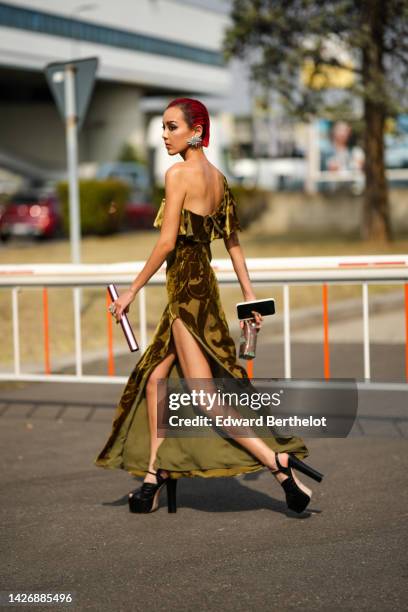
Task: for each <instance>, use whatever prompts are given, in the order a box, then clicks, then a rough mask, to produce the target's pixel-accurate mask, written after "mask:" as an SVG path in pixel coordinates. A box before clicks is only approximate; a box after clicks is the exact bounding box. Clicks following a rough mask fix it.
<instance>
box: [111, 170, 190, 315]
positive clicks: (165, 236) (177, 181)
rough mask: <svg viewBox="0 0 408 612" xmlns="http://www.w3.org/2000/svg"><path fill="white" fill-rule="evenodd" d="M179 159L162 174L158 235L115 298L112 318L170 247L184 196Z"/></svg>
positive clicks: (125, 309) (121, 310) (173, 242)
mask: <svg viewBox="0 0 408 612" xmlns="http://www.w3.org/2000/svg"><path fill="white" fill-rule="evenodd" d="M181 163H182V162H180V163H176V164H174V166H172V167H171V168H169V169H168V170H167V172H166V175H165V198H166V205H165V207H164V214H163V222H162V226H161V230H160V236H159V238H158V240H157V242H156V244H155V246H154V248H153V251H152V252H151V254H150V256H149V258H148V260H147V261H146V263H145V265H144V266H143V268H142V270H141V271H140V272H139V274H138V275H137V276H136V278H135V279H134V281H133V282H132V284H131V286H130V289H128V290H127V291H125V292H124V293H122V294H121V295H120V296H119V298H118V299H117V300H115V306H116V309H115V318H116V321H117V322H119V320H120V317H121V316H122V313H123V312H124V311H125V312H127V311H128V306H129V304H130V303H131V302H132V301H133V300H134V299H135V297H136V294H137V292H138V291H140V289H141V288H142V287H144V286H145V285H146V283H148V281H149V280H150V279H151V277H152V276H153V274H155V273H156V272H157V270H158V269H159V268H160V267H161V266H162V264H163V262H164V261H165V259H166V257H167V255H168V254H169V253H170V252H171V251H172V250H173V249H174V247H175V244H176V240H177V234H178V230H179V227H180V214H181V209H182V207H183V202H184V198H185V193H186V192H185V186H184V180H183V171H182V169H181V168H180V165H181Z"/></svg>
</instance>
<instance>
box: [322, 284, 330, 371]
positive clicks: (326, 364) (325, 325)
mask: <svg viewBox="0 0 408 612" xmlns="http://www.w3.org/2000/svg"><path fill="white" fill-rule="evenodd" d="M323 331H324V340H323V357H324V377H325V378H330V354H329V317H328V309H327V285H326V283H324V284H323Z"/></svg>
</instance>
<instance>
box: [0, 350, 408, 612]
mask: <svg viewBox="0 0 408 612" xmlns="http://www.w3.org/2000/svg"><path fill="white" fill-rule="evenodd" d="M272 349H273V351H276V354H278V351H280V350H282V346H281V345H279V344H278V343H276V342H275V343H274V344H273V346H272V345H271V346H267V345H266V343H262V344H261V343H260V345H259V352H258V356H257V361H256V371H255V376H259V377H261V376H263V377H267V376H275V377H276V376H283V372H282V366H281V361H282V359H281V357H279V359H278V358H277V359H276V361H274V360H271V358H270V355H271V350H272ZM292 353H293V357H294V370H295V371H294V376H304V377H307V376H313V377H318V376H322V370H321V369H320V368H321V366H322V361H321V359H322V357H321V355H322V349H321V346H320V345H319V344H304V343H299V344H294V345H293V347H292ZM272 354H273V353H272ZM319 356H320V357H319ZM361 357H362V355H361V354H360V353H359V351H358V348H357V345H355V346H353V345H350V344H347V345H346V344H340V343H339V344H334V345H333V347H332V368H333V374H332V375H333V376H338V377H340V376H350V375H351V374H350V372H352V371H353V368H356V367H357V366H358V365H359V364H360V365H359V367H361V372H362V365H361V364H362V359H361ZM372 357H373V373H374V374H376V373H377V377H378V376H379V377H380V378H379V379H381V378H382V379H384V380H399V381H402V380H403V374H404V371H403V365H404V359H403V357H404V355H403V347H401V346H400V345H392V346H391V345H388V346H387V345H376V346H375V347H373V350H372ZM132 358H134V357H133V356H125V357H123V358H121V361H119V362H118V365H120V368H121V369H122V371H124V372H125V371H127V372H129V370H130V367H131V365H132V363H131V361H130V359H132ZM319 360H320V361H319ZM87 368H88V371H93V372H98V371H99V372H102V371H104V368H105V363H103V362H97V363H94V364H88V365H87ZM354 371H356V370H355V369H354ZM121 390H122V386H121V385H119V386H117V385H91V384H87V385H85V384H79V383H78V384H65V383H55V384H51V383H31V384H29V383H18V384H9V385H3V386H2V389H1V391H0V442H1V446H0V448H1V466H2V470H1V481H0V490H1V506H0V508H1V510H0V512H1V518H2V522H1V524H2V536H1V540H2V543H1V553H0V554H1V560H2V561H1V586H0V591H1V593H2V594H3V596H4V594H5V593H6V592H8V591H10V592H14V593H16V592H25V593H29V592H33V591H35V592H64V593H67V592H71V593H73V595H74V602H73V604H71V605H70V606H69V607H68V606H63V605H56V604H52V605H51V606H45V605H38V606H28V605H25V606H22V605H20V606H19V607H21V608H24V609H26V610H27V609H30V610H31V609H32V610H37V611H38V610H53V611H54V610H58V609H72V610H75V611H76V610H78V611H82V610H95V611H103V612H105V610H106V611H107V612H108V611H109V612H110V611H115V612H120V611H124V612H128V611H129V612H130V611H139V610H140V611H141V610H143V611H144V610H152V611H162V610H163V611H167V610H178V611H192V610H194V611H201V610H209V611H218V610H223V611H224V610H225V611H230V610H231V611H234V612H236V611H241V610H242V611H244V610H245V611H248V610H256V611H258V610H259V611H261V610H262V611H264V610H268V611H269V610H271V611H275V610H276V611H279V612H282V611H286V610H301V611H302V612H304V611H309V610H310V611H315V610H322V611H329V610H330V611H331V610H335V611H337V610H339V611H343V610H344V611H351V610H353V611H354V610H356V611H357V610H358V611H361V610H367V611H370V612H372V611H379V612H383V611H386V610H393V611H395V610H404V609H406V601H407V599H408V592H407V591H408V589H407V584H408V580H407V578H408V567H407V565H408V564H407V555H406V548H407V544H408V542H407V533H408V529H407V528H408V510H407V508H408V488H407V476H406V475H407V470H408V452H407V451H408V443H407V442H408V440H407V438H408V401H407V397H408V395H407V392H406V391H401V390H394V391H393V390H389V389H384V390H383V391H368V390H361V391H360V392H359V412H358V419H357V421H356V423H355V425H354V427H353V430H352V432H351V434H350V435H349V437H348V438H346V439H338V438H332V439H321V438H311V439H309V440H307V445H308V447H309V449H310V452H311V454H310V458H308V461H309V462H310V463H311V464H312V465H313V466H315V467H316V468H317V469H318V470H320V471H322V472H323V473H324V474H325V478H324V480H323V482H322V483H320V484H319V483H316V482H314V481H311V480H309V479H308V478H307V477H302V480H303V481H304V482H305V484H307V486H310V487H311V488H312V490H313V497H312V502H311V503H310V505H309V508H308V510H307V511H306V512H305V513H303V514H302V515H296V514H294V513H293V512H291V511H288V510H287V509H286V504H285V501H284V494H283V490H282V489H281V488H280V487H279V485H278V484H277V483H276V481H275V479H274V478H273V477H272V476H271V475H270V474H269V473H268V472H267V471H266V470H264V471H262V472H258V473H256V474H253V475H251V476H238V477H235V478H221V479H208V480H207V479H201V478H194V479H186V478H185V479H182V480H181V481H180V482H179V483H178V511H177V513H176V514H168V513H167V508H166V505H165V503H166V501H165V492H163V493H162V498H161V500H160V507H159V510H158V511H157V512H155V513H152V514H149V515H136V514H131V513H129V511H128V506H127V492H128V491H129V490H131V489H133V488H135V486H138V484H139V483H140V479H139V480H138V479H135V478H133V477H131V476H130V475H129V474H128V473H127V472H125V471H122V470H104V469H101V468H97V467H96V466H94V465H93V460H94V458H95V456H96V455H97V453H98V452H99V450H100V449H101V447H102V445H103V444H104V442H105V441H106V437H107V435H108V433H109V431H110V427H111V419H112V414H113V410H114V408H115V403H116V402H117V400H118V399H119V397H120V393H121ZM0 607H1V606H0ZM6 608H7V607H5V609H6ZM10 609H11V607H10ZM13 609H14V607H13Z"/></svg>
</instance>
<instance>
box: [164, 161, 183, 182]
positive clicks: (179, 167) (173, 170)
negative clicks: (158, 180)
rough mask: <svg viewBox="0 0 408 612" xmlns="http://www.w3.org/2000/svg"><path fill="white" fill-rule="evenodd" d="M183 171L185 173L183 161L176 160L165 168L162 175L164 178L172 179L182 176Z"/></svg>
mask: <svg viewBox="0 0 408 612" xmlns="http://www.w3.org/2000/svg"><path fill="white" fill-rule="evenodd" d="M184 173H185V168H184V162H176V163H175V164H173V165H172V166H170V168H168V169H167V170H166V173H165V175H164V176H165V179H173V178H177V179H179V178H180V177H182V176H184Z"/></svg>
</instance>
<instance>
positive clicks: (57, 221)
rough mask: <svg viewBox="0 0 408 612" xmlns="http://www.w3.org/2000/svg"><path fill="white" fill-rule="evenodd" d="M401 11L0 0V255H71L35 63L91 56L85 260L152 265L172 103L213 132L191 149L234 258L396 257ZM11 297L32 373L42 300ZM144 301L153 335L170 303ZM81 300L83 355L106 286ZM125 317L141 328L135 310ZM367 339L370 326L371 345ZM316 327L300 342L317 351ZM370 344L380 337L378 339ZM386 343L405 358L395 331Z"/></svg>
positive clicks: (403, 245) (180, 1)
mask: <svg viewBox="0 0 408 612" xmlns="http://www.w3.org/2000/svg"><path fill="white" fill-rule="evenodd" d="M406 5H407V3H406V2H402V3H401V2H394V1H392V2H388V3H387V4H386V6H384V3H381V2H380V3H376V2H375V3H374V4H373V3H372V2H371V3H370V2H363V3H356V2H339V1H336V0H335V1H333V2H328V3H325V9H324V10H322V6H321V3H319V2H316V3H315V2H306V1H301V2H293V1H290V2H285V3H284V2H274V3H270V2H266V1H261V0H257V1H255V0H253V1H251V0H241V1H235V2H234V1H233V0H138V2H134V1H133V0H116V2H114V3H112V2H110V1H109V0H99V1H95V2H80V1H78V0H65V1H64V2H62V1H56V0H11V1H9V2H0V39H1V44H0V239H1V242H0V258H1V262H2V263H3V264H6V265H14V264H19V265H26V264H30V265H34V264H36V263H40V264H42V263H47V264H61V263H68V262H70V261H73V260H72V252H71V251H70V242H69V236H70V234H69V225H70V219H69V188H68V183H67V154H66V133H65V125H64V121H63V118H62V117H61V115H60V113H59V112H58V109H57V105H56V103H55V100H54V98H53V94H52V92H51V90H50V87H49V84H48V83H47V80H46V77H45V69H46V66H47V65H49V64H50V63H52V62H61V63H63V62H68V61H69V60H83V59H86V58H89V57H96V58H97V59H98V68H97V72H96V79H95V83H94V86H93V89H92V93H91V97H90V102H89V107H88V109H87V111H86V113H85V116H84V121H83V124H82V126H81V129H80V130H79V131H78V174H79V195H80V198H79V199H80V225H81V249H82V259H81V261H82V262H83V263H87V264H108V263H113V262H129V265H132V262H140V261H144V260H145V259H146V258H147V257H148V255H149V253H150V250H151V248H152V247H153V245H154V242H155V240H156V238H157V235H158V234H157V230H155V229H154V228H153V220H154V217H155V215H156V213H157V209H158V206H159V205H160V202H161V200H162V198H163V195H164V188H163V183H164V174H165V172H166V170H167V168H168V167H169V166H171V165H172V164H174V163H175V162H176V161H180V160H181V158H179V157H178V158H177V159H176V158H174V157H171V156H169V155H168V154H167V151H166V149H165V147H164V146H163V141H162V129H161V121H162V114H163V112H164V109H165V107H166V106H167V104H168V103H169V102H170V101H171V100H172V99H173V98H175V97H181V96H183V97H193V98H198V99H199V100H201V101H202V102H203V103H204V104H206V105H207V107H208V110H209V113H210V118H211V138H210V146H209V147H208V148H205V149H204V152H205V154H206V156H207V157H208V159H209V160H210V161H211V162H212V163H213V164H215V165H216V166H217V167H218V168H219V169H220V170H221V172H223V173H224V174H225V175H226V176H227V178H228V181H229V185H230V187H231V189H232V192H233V195H234V197H235V199H236V201H237V203H238V212H239V216H240V219H241V222H242V227H243V230H244V231H243V232H242V233H241V236H240V238H241V243H242V246H243V249H244V253H245V255H246V256H247V257H248V258H253V259H254V260H255V258H274V257H283V258H287V257H309V256H310V257H325V256H338V257H343V256H365V255H367V256H368V255H370V254H371V255H373V254H375V255H383V256H384V255H387V254H393V255H395V254H398V253H400V254H405V253H407V251H408V249H407V246H408V197H407V195H408V105H407V100H406V88H405V87H404V83H405V82H406V79H405V75H406V71H407V65H408V63H407V57H406V41H407V36H406V31H405V29H406V23H407V21H406V20H404V19H401V15H404V14H405V13H406V11H407V6H406ZM288 23H290V28H288ZM381 24H382V25H381ZM404 24H405V25H404ZM380 25H381V27H380ZM363 26H364V27H363ZM404 28H405V29H404ZM379 50H381V53H379ZM212 251H213V257H214V258H224V257H225V256H226V251H225V248H224V245H223V244H222V241H215V242H214V243H212ZM392 259H393V258H392V257H391V259H390V261H391V260H392ZM404 261H405V259H404ZM391 263H392V261H391ZM287 265H288V266H289V267H290V265H289V264H287ZM293 265H294V264H293ZM364 265H365V266H366V265H369V264H367V262H365V263H364V262H363V263H362V266H364ZM403 265H404V266H405V263H403ZM3 278H4V277H3ZM19 291H20V292H21V295H20V301H19V309H20V322H19V325H20V328H21V330H22V331H21V334H20V335H21V338H20V340H19V342H20V343H21V353H20V354H19V358H21V359H22V360H23V361H24V360H27V363H28V362H30V363H35V362H36V361H37V360H38V359H40V360H41V359H42V356H41V355H42V351H43V348H42V346H41V345H42V338H43V334H44V330H43V329H42V327H41V326H39V325H38V319H37V318H36V314H35V313H36V310H35V309H33V304H34V303H35V300H38V308H42V306H41V304H42V301H43V297H41V296H42V294H41V290H40V289H38V288H37V289H34V288H31V289H28V288H27V289H21V290H20V289H19ZM70 291H71V290H70V289H68V288H67V289H63V288H50V289H49V293H48V297H49V300H50V306H49V315H48V316H49V318H50V332H49V336H47V337H48V343H49V346H50V352H51V355H53V356H54V357H55V358H56V357H57V356H61V355H65V354H66V355H72V351H74V336H73V333H72V317H73V316H74V315H73V312H72V305H71V304H70V300H68V299H67V296H68V295H69V292H70ZM257 291H258V293H259V297H260V298H261V297H263V296H266V297H268V296H269V295H270V294H271V292H272V293H274V294H275V295H276V300H277V305H278V309H282V308H283V302H282V295H281V293H280V291H281V288H279V289H278V288H277V289H276V290H275V288H273V289H272V290H271V287H268V286H266V285H265V284H264V285H263V286H261V285H259V287H258V289H257ZM395 291H396V287H395V286H392V285H391V284H390V282H389V281H388V283H384V284H379V285H378V286H375V285H373V284H372V283H371V284H370V294H371V293H372V294H373V295H374V294H375V295H377V294H385V293H392V294H393V295H394V298H395V295H396V293H395ZM222 292H223V297H224V304H225V309H226V313H227V315H228V317H229V320H231V321H232V322H233V321H234V318H235V302H236V301H240V299H241V293H240V291H239V290H238V287H237V286H235V287H231V286H226V285H225V286H224V285H223V286H222ZM398 292H399V293H398ZM398 292H397V294H398V295H397V297H396V298H395V300H396V302H395V300H394V302H392V307H393V308H394V310H395V307H396V306H395V304H397V307H398V308H399V310H398V313H399V314H398V316H397V319H396V320H397V321H398V324H397V327H398V329H399V330H401V328H403V326H404V311H403V310H402V309H401V308H402V304H403V302H402V297H398V296H399V295H400V293H401V291H400V288H398ZM329 293H330V296H329V297H330V300H333V301H338V300H350V299H351V300H352V299H355V300H356V299H357V300H359V299H360V296H361V286H360V285H357V284H353V283H349V284H345V283H338V284H335V283H334V284H332V285H331V286H330V292H329ZM401 295H402V294H401ZM148 296H149V297H148V304H149V307H148V309H147V314H146V316H147V321H146V325H147V330H148V334H150V333H151V332H152V331H153V330H154V328H155V326H156V324H157V321H158V319H159V317H160V314H161V312H162V309H163V308H164V305H165V300H166V296H165V292H164V291H163V288H162V287H156V286H153V285H152V286H150V287H149V288H148ZM82 298H83V299H82V303H81V307H80V308H81V320H82V345H83V350H84V354H85V352H86V350H91V349H92V350H93V349H95V350H96V349H101V350H102V347H103V346H105V345H106V338H105V327H106V321H105V319H104V316H105V303H104V299H105V296H104V294H103V288H84V289H83V295H82ZM0 301H1V304H2V307H3V308H4V313H5V315H4V317H3V321H2V323H0V326H3V328H2V330H1V333H2V334H3V336H4V337H5V338H7V342H6V343H5V346H7V347H8V348H4V354H3V357H4V360H5V363H8V364H11V363H12V361H13V355H14V359H15V347H14V349H13V342H12V333H13V332H12V316H13V315H12V308H11V302H10V295H9V289H8V288H7V287H6V286H4V287H3V288H2V290H1V291H0ZM320 305H321V288H320V287H318V286H316V284H315V285H313V284H309V285H306V284H305V285H303V286H300V284H299V283H297V284H296V285H294V286H293V287H292V290H291V308H292V309H297V308H308V307H316V308H320ZM384 308H385V307H384ZM393 312H394V311H393ZM133 316H134V322H135V323H139V322H140V321H139V314H138V312H137V309H136V308H134V314H133ZM394 318H395V317H394ZM379 329H380V328H379V327H378V326H376V327H373V328H372V330H371V341H375V334H376V333H377V332H378V330H379ZM381 329H383V328H381ZM23 330H24V333H23ZM321 330H322V328H321V327H320V330H319V332H318V333H317V332H316V333H315V332H313V333H311V334H309V336H308V339H309V340H310V339H311V338H312V340H313V339H314V340H316V341H319V342H320V340H321ZM265 333H266V332H265ZM355 333H356V332H355V330H354V331H350V334H351V338H353V339H354V337H355ZM378 333H380V332H378ZM381 333H382V335H381V334H380V336H381V337H379V338H377V340H378V341H382V340H384V336H386V337H387V338H388V337H389V333H388V332H385V331H384V332H381ZM344 334H345V332H344V330H343V331H340V332H339V337H340V338H341V339H343V338H344ZM294 338H295V336H292V339H294ZM381 339H382V340H381ZM25 340H27V342H25ZM394 340H395V342H399V343H400V349H401V350H403V349H402V347H403V342H404V338H403V336H401V333H398V332H396V338H395V339H394ZM122 342H123V338H122V337H121V334H120V331H119V329H118V331H117V336H116V337H115V343H117V346H118V347H120V346H122V348H123V347H124V345H121V343H122ZM124 350H127V349H126V347H124ZM400 375H401V374H399V376H400Z"/></svg>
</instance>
